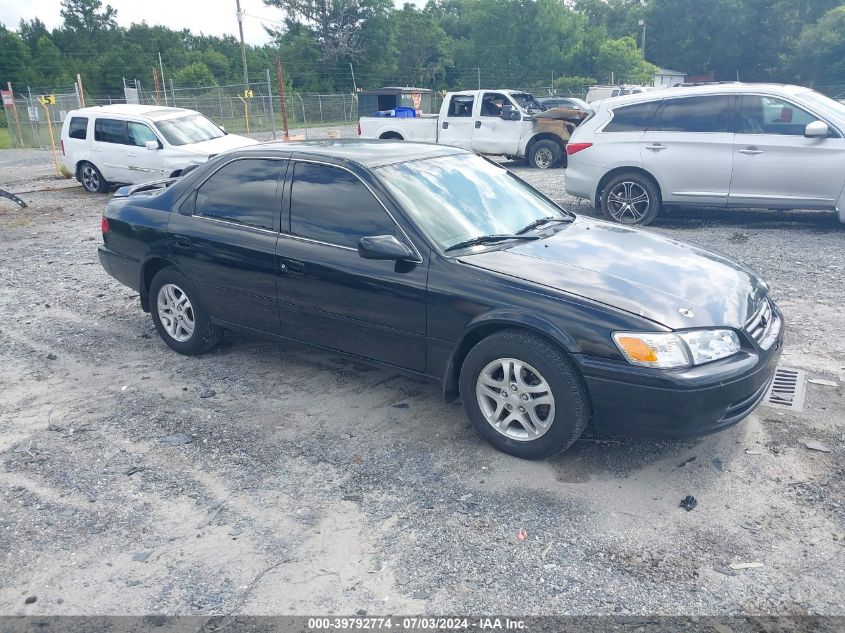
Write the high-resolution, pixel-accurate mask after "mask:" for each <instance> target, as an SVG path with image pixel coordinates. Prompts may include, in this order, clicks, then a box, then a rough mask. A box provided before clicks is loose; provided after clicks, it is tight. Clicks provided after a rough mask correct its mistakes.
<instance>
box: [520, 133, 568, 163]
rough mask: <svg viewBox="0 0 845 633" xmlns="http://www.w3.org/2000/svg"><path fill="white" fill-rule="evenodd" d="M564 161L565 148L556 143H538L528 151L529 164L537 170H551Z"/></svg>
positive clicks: (544, 141) (545, 141)
mask: <svg viewBox="0 0 845 633" xmlns="http://www.w3.org/2000/svg"><path fill="white" fill-rule="evenodd" d="M563 160H564V152H563V148H562V147H561V146H560V145H558V144H557V143H555V142H554V141H547V140H543V141H537V142H536V143H534V144H533V145H532V146H531V149H530V150H529V151H528V163H529V164H530V165H531V166H532V167H534V168H535V169H551V168H552V167H557V166H558V165H560V164H562V163H563Z"/></svg>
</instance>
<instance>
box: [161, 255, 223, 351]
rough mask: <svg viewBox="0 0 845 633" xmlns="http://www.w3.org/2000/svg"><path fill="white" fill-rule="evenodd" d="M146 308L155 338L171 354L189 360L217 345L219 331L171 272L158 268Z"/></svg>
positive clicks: (187, 286)
mask: <svg viewBox="0 0 845 633" xmlns="http://www.w3.org/2000/svg"><path fill="white" fill-rule="evenodd" d="M149 306H150V314H152V317H153V323H154V324H155V327H156V330H157V331H158V334H159V336H161V338H162V340H163V341H164V342H165V343H167V345H168V347H170V349H172V350H173V351H175V352H179V353H180V354H185V355H186V356H193V355H196V354H202V353H204V352H207V351H208V350H210V349H211V348H212V347H214V346H215V345H217V343H219V342H220V338H221V336H222V334H223V330H222V329H221V328H219V327H217V326H216V325H214V324H213V323H212V322H211V319H210V318H209V316H208V313H207V312H206V311H205V308H204V307H203V305H202V303H200V301H199V297H197V296H196V293H195V292H194V291H193V289H192V288H191V286H190V284H188V281H187V280H186V279H185V278H184V277H183V276H182V275H181V274H180V273H179V272H178V271H177V270H176V269H175V268H171V267H168V268H162V269H161V270H160V271H158V272H157V273H156V274H155V276H154V277H153V279H152V281H151V282H150V293H149Z"/></svg>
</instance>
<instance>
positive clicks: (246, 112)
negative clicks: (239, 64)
mask: <svg viewBox="0 0 845 633" xmlns="http://www.w3.org/2000/svg"><path fill="white" fill-rule="evenodd" d="M246 93H249V95H248V96H250V97H251V96H252V90H247V91H246V92H245V93H244V94H246ZM238 99H240V100H241V101H243V102H244V125H245V126H246V133H247V134H249V101H247V100H246V99H245V98H244V97H242V96H241V95H238Z"/></svg>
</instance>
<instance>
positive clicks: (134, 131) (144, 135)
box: [126, 121, 158, 147]
mask: <svg viewBox="0 0 845 633" xmlns="http://www.w3.org/2000/svg"><path fill="white" fill-rule="evenodd" d="M126 131H127V136H128V137H129V144H130V145H137V146H139V147H144V145H146V144H147V141H155V142H156V143H158V137H157V136H156V135H155V134H154V133H153V131H152V130H151V129H150V128H149V126H146V125H144V124H143V123H135V122H134V121H129V122H128V123H127V124H126Z"/></svg>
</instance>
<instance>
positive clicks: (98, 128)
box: [94, 119, 126, 144]
mask: <svg viewBox="0 0 845 633" xmlns="http://www.w3.org/2000/svg"><path fill="white" fill-rule="evenodd" d="M94 140H95V141H100V142H101V143H122V144H126V121H118V120H117V119H97V120H96V121H94Z"/></svg>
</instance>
